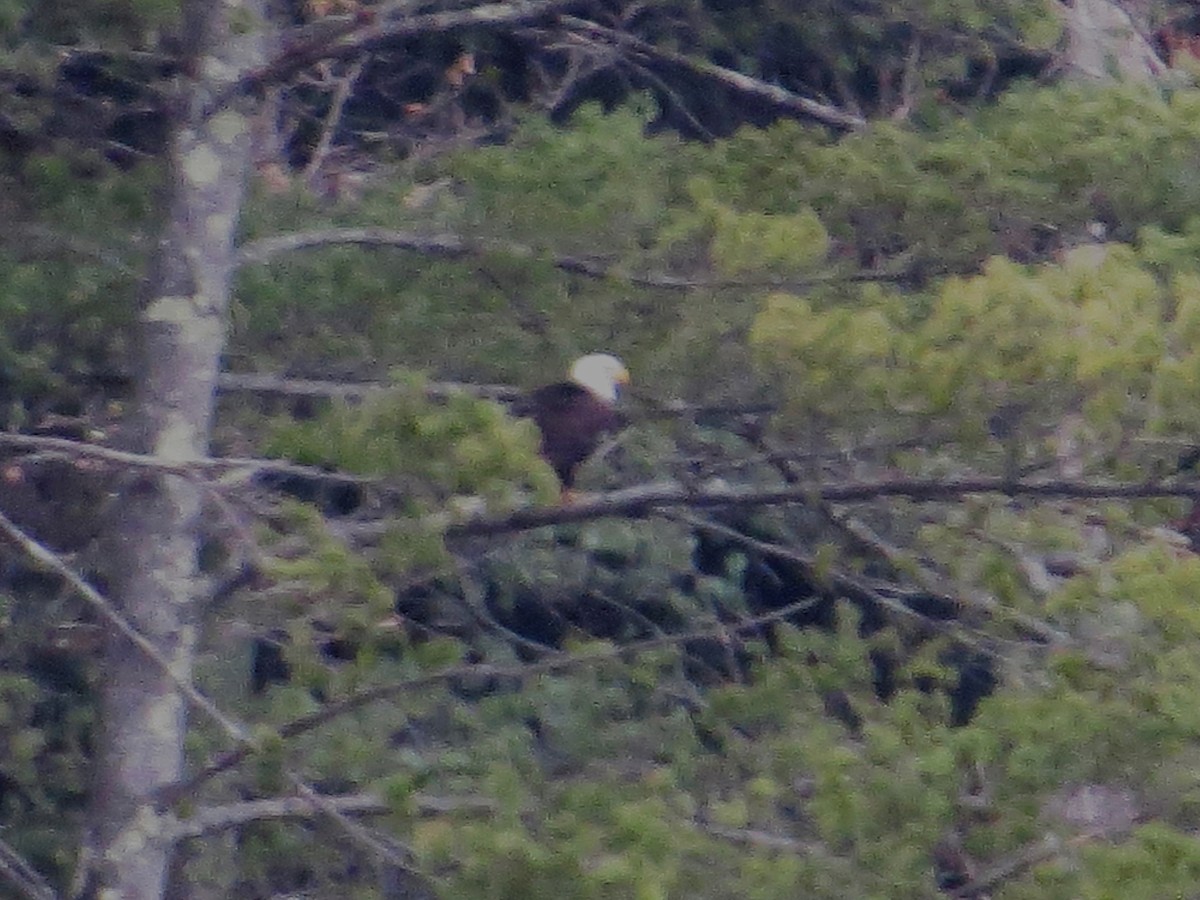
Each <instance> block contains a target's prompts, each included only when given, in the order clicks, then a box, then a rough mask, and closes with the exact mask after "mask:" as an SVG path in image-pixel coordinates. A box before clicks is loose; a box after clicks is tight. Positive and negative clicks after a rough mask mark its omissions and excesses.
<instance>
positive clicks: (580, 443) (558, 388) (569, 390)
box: [519, 381, 621, 491]
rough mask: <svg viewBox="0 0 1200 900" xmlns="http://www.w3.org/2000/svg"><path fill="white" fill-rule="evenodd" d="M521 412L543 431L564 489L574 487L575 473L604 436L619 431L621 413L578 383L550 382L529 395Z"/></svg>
mask: <svg viewBox="0 0 1200 900" xmlns="http://www.w3.org/2000/svg"><path fill="white" fill-rule="evenodd" d="M519 413H520V414H521V415H524V416H528V417H529V418H531V419H533V421H534V422H535V423H536V424H537V427H538V428H539V429H540V430H541V432H542V456H543V457H545V459H546V461H547V462H548V463H550V465H551V466H552V467H553V469H554V471H555V472H556V473H557V474H558V480H559V481H560V482H561V483H562V486H563V490H564V491H570V490H571V488H573V487H574V486H575V473H576V471H577V470H578V469H579V467H580V466H581V465H582V464H583V463H584V461H585V460H586V459H587V458H588V457H589V456H591V455H592V454H593V453H595V452H596V448H597V447H599V446H600V442H601V441H602V440H603V439H604V435H605V434H607V433H609V432H611V431H616V430H617V429H618V428H619V427H620V425H621V416H620V414H619V413H618V412H617V411H616V409H615V408H614V407H613V405H612V404H611V403H605V402H604V401H603V400H602V399H600V398H599V397H596V396H595V395H594V394H592V393H591V392H589V391H588V390H586V389H584V388H582V387H580V386H579V385H577V384H572V383H570V382H567V381H564V382H562V383H560V384H549V385H546V386H545V387H542V388H538V389H537V390H536V391H534V392H533V393H531V394H529V395H528V396H527V397H526V398H525V401H524V403H522V404H520V409H519Z"/></svg>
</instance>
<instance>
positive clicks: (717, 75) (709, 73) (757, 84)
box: [562, 16, 867, 129]
mask: <svg viewBox="0 0 1200 900" xmlns="http://www.w3.org/2000/svg"><path fill="white" fill-rule="evenodd" d="M562 23H563V24H564V25H566V26H567V27H569V28H572V29H574V30H576V31H581V32H584V33H585V34H589V35H592V36H594V37H597V38H600V39H602V40H606V41H609V42H611V43H613V44H615V45H616V46H618V47H622V48H624V49H625V50H628V51H630V52H632V53H633V54H634V55H635V56H638V57H641V58H644V59H652V60H659V61H662V62H666V63H669V64H671V65H676V66H680V67H682V68H685V69H687V70H689V71H691V72H693V73H695V74H696V75H699V76H701V77H703V78H706V79H708V80H710V81H716V82H717V83H719V84H721V85H723V86H724V87H726V88H729V89H731V90H733V91H734V92H736V93H737V94H739V95H741V96H743V97H753V98H754V99H755V100H759V101H763V102H766V103H769V104H770V105H771V106H773V107H775V108H776V109H778V110H782V111H784V112H788V113H791V114H793V115H795V114H799V115H803V116H808V117H810V118H813V119H816V120H817V121H819V122H823V123H824V124H826V125H831V126H833V127H835V128H844V129H857V128H862V127H864V126H865V125H866V124H867V123H866V120H865V119H863V118H862V117H861V116H856V115H853V114H852V113H848V112H845V111H844V110H840V109H838V108H837V107H835V106H830V105H828V104H826V103H818V102H817V101H816V100H810V99H808V98H807V97H801V96H799V95H798V94H793V93H792V92H791V91H788V90H785V89H784V88H781V87H779V86H778V85H774V84H768V83H767V82H765V81H759V80H758V79H757V78H751V77H750V76H749V75H743V74H742V73H741V72H736V71H734V70H733V69H726V68H725V67H723V66H718V65H715V64H713V63H710V62H706V61H704V60H700V59H693V58H692V57H690V56H685V55H684V54H682V53H675V52H673V51H670V50H663V49H660V48H659V47H656V46H654V45H653V44H651V43H648V42H646V41H643V40H641V39H640V38H637V37H634V36H633V35H631V34H627V33H625V32H623V31H616V30H614V29H612V28H604V27H603V26H601V25H597V24H596V23H595V22H589V21H587V20H586V19H579V18H576V17H574V16H562Z"/></svg>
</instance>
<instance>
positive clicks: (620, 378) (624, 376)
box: [613, 369, 630, 387]
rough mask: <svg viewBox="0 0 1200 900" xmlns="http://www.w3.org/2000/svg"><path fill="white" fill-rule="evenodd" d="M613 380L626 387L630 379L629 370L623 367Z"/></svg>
mask: <svg viewBox="0 0 1200 900" xmlns="http://www.w3.org/2000/svg"><path fill="white" fill-rule="evenodd" d="M613 380H614V381H616V383H617V384H619V385H621V387H625V386H626V385H627V384H629V381H630V379H629V370H628V369H621V370H620V371H619V372H617V376H616V378H614V379H613Z"/></svg>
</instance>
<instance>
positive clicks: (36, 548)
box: [0, 512, 249, 746]
mask: <svg viewBox="0 0 1200 900" xmlns="http://www.w3.org/2000/svg"><path fill="white" fill-rule="evenodd" d="M0 533H2V534H3V536H4V537H6V538H7V539H8V540H9V541H10V542H12V543H13V544H15V545H16V546H17V547H18V548H20V550H21V551H22V552H23V553H24V554H25V555H26V556H28V557H29V558H30V559H31V560H33V561H34V562H35V563H37V564H38V565H39V566H41V567H42V568H44V569H47V570H49V571H51V572H53V573H54V574H56V575H58V577H60V578H61V579H63V581H65V582H66V583H67V584H69V585H70V586H71V587H72V589H74V590H75V592H76V593H78V594H79V596H80V597H82V598H83V599H84V600H85V601H87V603H88V604H89V605H90V606H91V607H92V608H93V609H95V610H96V612H97V613H99V614H100V616H101V618H103V619H104V620H105V621H106V622H108V623H109V625H111V626H112V627H113V628H115V629H116V630H117V631H118V632H119V633H120V634H121V635H122V636H123V637H125V639H126V640H128V641H129V642H130V643H131V644H133V645H134V647H136V648H137V649H138V651H139V652H141V653H142V654H143V655H144V656H145V657H146V658H147V659H148V660H150V661H151V662H152V663H154V665H155V666H157V667H158V668H159V669H160V670H161V671H162V672H163V674H164V675H166V676H167V677H168V678H169V679H170V680H171V682H172V684H174V685H175V689H176V690H178V691H179V693H180V695H181V696H182V697H183V698H184V699H186V700H187V701H188V702H189V703H191V704H192V705H193V706H194V707H196V708H197V709H198V710H200V711H201V712H202V713H204V714H205V715H207V716H208V717H209V718H210V719H212V720H213V721H214V722H216V723H217V724H218V725H219V726H220V727H221V729H222V730H223V731H224V732H225V733H226V734H228V735H229V736H230V737H232V738H234V739H235V740H237V741H238V742H239V743H241V744H242V745H243V746H248V743H249V738H248V737H247V731H246V729H245V728H244V727H242V726H241V725H240V724H238V723H237V722H235V721H234V720H233V719H231V718H229V717H228V716H226V715H225V713H223V712H221V710H219V709H217V707H216V705H215V704H214V703H213V702H212V701H211V700H209V699H208V698H207V697H205V696H204V695H203V694H201V693H200V692H199V691H198V690H196V688H195V687H194V686H193V685H192V684H191V682H189V681H188V680H187V679H185V678H184V677H183V676H181V675H180V674H179V673H177V672H176V671H175V669H174V668H173V667H172V666H171V664H170V663H169V662H168V661H167V660H166V659H165V658H164V657H163V655H162V653H160V652H159V650H158V648H157V647H155V646H154V644H153V643H151V642H150V640H149V639H147V638H146V636H145V635H143V634H142V633H141V632H140V631H138V630H137V629H136V628H134V627H133V625H131V624H130V623H129V620H128V619H126V618H125V617H124V616H123V615H121V613H119V612H118V611H117V609H116V607H115V606H114V605H113V603H112V601H110V600H109V599H108V598H107V597H105V596H104V595H103V594H101V593H100V592H99V591H97V590H96V589H95V588H94V587H92V586H91V585H90V584H88V583H87V582H86V581H84V580H83V579H82V578H80V577H79V575H77V574H76V573H75V571H74V570H73V569H72V568H71V567H70V566H68V565H67V564H66V563H65V562H63V561H62V560H61V559H60V558H59V556H58V554H57V553H55V552H54V551H52V550H50V549H49V548H47V547H45V546H44V545H42V544H40V543H38V542H37V541H35V540H34V539H33V538H31V537H30V536H29V535H27V534H26V533H25V532H24V531H22V530H21V529H20V528H18V527H17V525H16V524H15V523H13V522H12V520H10V519H9V518H8V517H7V516H6V515H4V513H2V512H0Z"/></svg>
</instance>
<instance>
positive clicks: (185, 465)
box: [0, 386, 383, 484]
mask: <svg viewBox="0 0 1200 900" xmlns="http://www.w3.org/2000/svg"><path fill="white" fill-rule="evenodd" d="M380 387H381V388H382V387H383V386H380ZM0 445H8V446H11V447H21V448H24V449H28V450H39V451H42V452H43V453H45V454H46V455H50V454H57V455H60V456H69V457H86V458H92V459H99V460H103V461H105V462H109V463H113V464H115V465H118V466H122V467H125V468H129V469H148V470H153V471H156V472H166V473H169V474H172V475H180V476H185V477H195V476H197V475H199V474H201V473H213V472H218V473H220V472H229V471H232V470H237V469H242V470H246V471H249V472H272V473H278V474H280V475H299V476H301V477H303V478H313V479H318V480H321V481H327V482H334V483H338V484H347V483H349V484H375V483H377V482H378V481H379V479H378V478H370V477H366V476H360V475H349V474H346V473H344V472H329V471H326V470H325V469H320V468H317V467H316V466H304V465H300V464H298V463H290V462H285V461H282V460H274V459H256V458H252V457H236V456H230V457H206V458H202V459H189V460H186V461H178V460H167V459H163V458H162V457H159V456H150V455H147V454H144V453H131V452H130V451H128V450H116V449H114V448H112V447H104V446H101V445H100V444H88V443H85V442H83V441H72V440H69V439H67V438H56V437H43V436H41V435H32V434H10V433H7V432H0Z"/></svg>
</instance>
